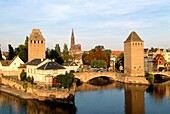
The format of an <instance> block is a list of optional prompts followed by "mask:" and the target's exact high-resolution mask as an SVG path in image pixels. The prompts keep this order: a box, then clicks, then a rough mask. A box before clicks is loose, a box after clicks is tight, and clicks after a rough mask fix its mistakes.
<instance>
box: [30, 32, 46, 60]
mask: <svg viewBox="0 0 170 114" xmlns="http://www.w3.org/2000/svg"><path fill="white" fill-rule="evenodd" d="M35 58H43V59H45V58H46V57H45V39H44V38H43V36H42V33H41V31H40V30H39V29H33V30H32V33H31V34H30V38H29V39H28V62H29V61H31V60H33V59H35Z"/></svg>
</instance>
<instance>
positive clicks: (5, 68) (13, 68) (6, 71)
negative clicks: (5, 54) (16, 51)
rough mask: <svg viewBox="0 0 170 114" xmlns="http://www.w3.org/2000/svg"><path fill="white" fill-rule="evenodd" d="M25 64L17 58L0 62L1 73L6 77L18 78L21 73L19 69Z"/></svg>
mask: <svg viewBox="0 0 170 114" xmlns="http://www.w3.org/2000/svg"><path fill="white" fill-rule="evenodd" d="M22 64H24V62H23V61H22V60H21V59H20V58H19V56H16V57H14V58H13V60H2V61H0V72H1V73H3V75H5V76H13V75H15V76H18V73H19V72H20V71H19V69H18V67H19V66H20V65H22Z"/></svg>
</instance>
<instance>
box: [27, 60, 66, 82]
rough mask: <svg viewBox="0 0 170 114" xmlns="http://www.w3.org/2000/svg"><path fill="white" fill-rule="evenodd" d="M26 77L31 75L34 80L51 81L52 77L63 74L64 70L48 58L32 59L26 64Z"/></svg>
mask: <svg viewBox="0 0 170 114" xmlns="http://www.w3.org/2000/svg"><path fill="white" fill-rule="evenodd" d="M26 69H27V77H33V78H34V81H35V82H42V83H52V78H53V77H55V76H57V75H59V74H65V72H66V70H65V68H64V67H63V66H61V65H59V64H58V63H57V62H54V61H52V60H50V59H33V60H32V61H30V62H28V63H27V65H26Z"/></svg>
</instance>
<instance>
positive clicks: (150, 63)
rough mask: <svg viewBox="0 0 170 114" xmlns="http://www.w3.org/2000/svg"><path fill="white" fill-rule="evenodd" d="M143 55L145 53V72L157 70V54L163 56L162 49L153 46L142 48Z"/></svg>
mask: <svg viewBox="0 0 170 114" xmlns="http://www.w3.org/2000/svg"><path fill="white" fill-rule="evenodd" d="M144 55H145V58H144V59H145V62H144V65H145V72H153V71H157V70H158V67H159V65H158V63H157V59H156V57H157V55H162V56H164V53H163V49H160V48H153V47H151V49H144Z"/></svg>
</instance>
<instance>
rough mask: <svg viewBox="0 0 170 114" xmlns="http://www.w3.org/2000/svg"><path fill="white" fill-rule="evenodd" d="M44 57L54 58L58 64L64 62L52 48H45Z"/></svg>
mask: <svg viewBox="0 0 170 114" xmlns="http://www.w3.org/2000/svg"><path fill="white" fill-rule="evenodd" d="M46 58H49V59H54V60H55V61H56V62H57V63H59V64H63V63H64V60H63V58H62V57H61V56H60V55H59V54H58V52H57V51H56V50H54V49H51V50H50V49H49V48H47V49H46Z"/></svg>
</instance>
